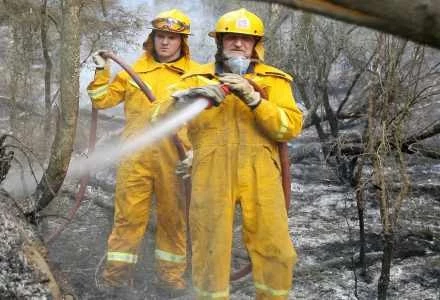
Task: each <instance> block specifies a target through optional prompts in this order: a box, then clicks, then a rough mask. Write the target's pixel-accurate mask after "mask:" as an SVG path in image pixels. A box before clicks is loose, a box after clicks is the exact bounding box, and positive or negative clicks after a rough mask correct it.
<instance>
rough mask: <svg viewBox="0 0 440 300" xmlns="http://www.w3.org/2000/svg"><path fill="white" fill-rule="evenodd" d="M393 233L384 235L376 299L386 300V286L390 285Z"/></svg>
mask: <svg viewBox="0 0 440 300" xmlns="http://www.w3.org/2000/svg"><path fill="white" fill-rule="evenodd" d="M393 239H394V234H393V232H389V233H385V234H384V247H383V255H382V268H381V272H380V278H379V282H378V284H377V299H379V300H385V299H386V298H387V291H388V286H389V285H390V269H391V260H392V258H393V245H394V242H393Z"/></svg>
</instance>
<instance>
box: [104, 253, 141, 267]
mask: <svg viewBox="0 0 440 300" xmlns="http://www.w3.org/2000/svg"><path fill="white" fill-rule="evenodd" d="M137 259H138V257H137V255H136V254H131V253H126V252H107V260H108V261H120V262H125V263H128V264H135V263H136V262H137Z"/></svg>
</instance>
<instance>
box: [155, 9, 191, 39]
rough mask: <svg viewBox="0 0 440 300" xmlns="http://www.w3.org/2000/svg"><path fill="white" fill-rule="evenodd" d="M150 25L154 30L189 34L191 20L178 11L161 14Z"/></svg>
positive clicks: (173, 10)
mask: <svg viewBox="0 0 440 300" xmlns="http://www.w3.org/2000/svg"><path fill="white" fill-rule="evenodd" d="M151 25H152V29H156V30H162V31H168V32H174V33H180V34H191V28H190V25H191V20H190V19H189V18H188V16H187V15H185V14H184V13H183V12H182V11H180V10H178V9H172V10H167V11H164V12H161V13H160V14H158V15H157V16H156V17H155V18H154V19H153V21H151Z"/></svg>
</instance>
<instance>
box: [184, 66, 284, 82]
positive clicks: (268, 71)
mask: <svg viewBox="0 0 440 300" xmlns="http://www.w3.org/2000/svg"><path fill="white" fill-rule="evenodd" d="M215 72H216V65H215V63H209V64H204V65H200V66H199V67H197V68H195V69H193V70H192V71H190V72H188V73H186V74H185V75H183V76H182V79H185V78H189V77H192V76H205V77H208V78H209V79H212V78H215V77H216V76H215ZM249 74H255V75H260V76H272V77H278V78H283V79H285V80H287V81H289V82H290V81H292V76H290V75H289V74H287V73H285V72H283V71H281V70H279V69H277V68H275V67H272V66H269V65H266V64H263V63H256V64H255V67H254V70H253V72H251V73H249Z"/></svg>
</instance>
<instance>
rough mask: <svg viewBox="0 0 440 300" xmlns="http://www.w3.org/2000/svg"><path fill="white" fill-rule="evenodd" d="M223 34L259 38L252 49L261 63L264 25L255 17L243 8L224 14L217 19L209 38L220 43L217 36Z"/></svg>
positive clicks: (262, 58)
mask: <svg viewBox="0 0 440 300" xmlns="http://www.w3.org/2000/svg"><path fill="white" fill-rule="evenodd" d="M224 33H238V34H246V35H251V36H255V37H257V38H259V39H258V41H257V43H256V44H255V47H254V56H256V58H258V59H259V60H261V61H263V60H264V44H263V37H264V24H263V21H262V20H261V19H260V18H259V17H258V16H257V15H255V14H253V13H251V12H250V11H248V10H247V9H244V8H240V9H237V10H233V11H230V12H228V13H226V14H224V15H223V16H221V17H220V19H218V21H217V23H216V24H215V31H212V32H210V33H209V36H210V37H215V38H217V43H220V42H221V41H220V40H219V34H224Z"/></svg>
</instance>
